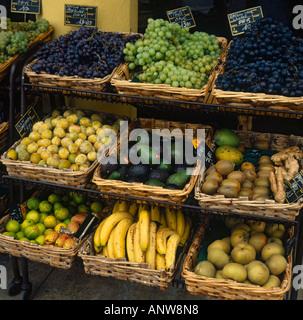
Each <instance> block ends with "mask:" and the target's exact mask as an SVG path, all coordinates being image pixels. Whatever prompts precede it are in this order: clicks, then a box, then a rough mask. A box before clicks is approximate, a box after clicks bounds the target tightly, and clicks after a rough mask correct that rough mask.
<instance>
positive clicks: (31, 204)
mask: <svg viewBox="0 0 303 320" xmlns="http://www.w3.org/2000/svg"><path fill="white" fill-rule="evenodd" d="M39 204H40V200H39V199H38V198H37V197H32V198H30V199H28V200H27V203H26V206H27V207H28V209H29V210H38V209H39Z"/></svg>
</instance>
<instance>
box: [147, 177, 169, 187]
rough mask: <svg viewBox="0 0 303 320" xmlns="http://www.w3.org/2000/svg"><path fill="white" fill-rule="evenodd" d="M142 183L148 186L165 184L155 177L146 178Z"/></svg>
mask: <svg viewBox="0 0 303 320" xmlns="http://www.w3.org/2000/svg"><path fill="white" fill-rule="evenodd" d="M144 184H146V185H148V186H157V187H164V186H165V183H163V182H161V181H159V180H157V179H150V180H147V181H146V182H145V183H144Z"/></svg>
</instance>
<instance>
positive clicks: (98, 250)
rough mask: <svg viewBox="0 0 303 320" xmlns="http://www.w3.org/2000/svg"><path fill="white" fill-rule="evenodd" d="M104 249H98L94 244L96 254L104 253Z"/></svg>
mask: <svg viewBox="0 0 303 320" xmlns="http://www.w3.org/2000/svg"><path fill="white" fill-rule="evenodd" d="M102 248H103V247H97V246H96V245H95V244H94V249H95V252H96V254H99V253H102Z"/></svg>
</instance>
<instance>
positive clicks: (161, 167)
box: [155, 159, 173, 173]
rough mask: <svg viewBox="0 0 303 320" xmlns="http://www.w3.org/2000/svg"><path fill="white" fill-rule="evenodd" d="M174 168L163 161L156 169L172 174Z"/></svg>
mask: <svg viewBox="0 0 303 320" xmlns="http://www.w3.org/2000/svg"><path fill="white" fill-rule="evenodd" d="M172 168H173V166H172V165H171V164H170V163H163V160H162V159H161V161H160V164H158V165H157V166H156V168H155V169H158V170H162V171H166V172H168V173H170V172H172Z"/></svg>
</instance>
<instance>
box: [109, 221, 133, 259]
mask: <svg viewBox="0 0 303 320" xmlns="http://www.w3.org/2000/svg"><path fill="white" fill-rule="evenodd" d="M132 223H133V220H132V219H122V220H121V221H120V222H119V223H118V224H117V226H116V227H115V234H114V252H115V258H125V237H126V233H127V230H128V228H129V227H130V226H131V225H132ZM112 232H113V231H112Z"/></svg>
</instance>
